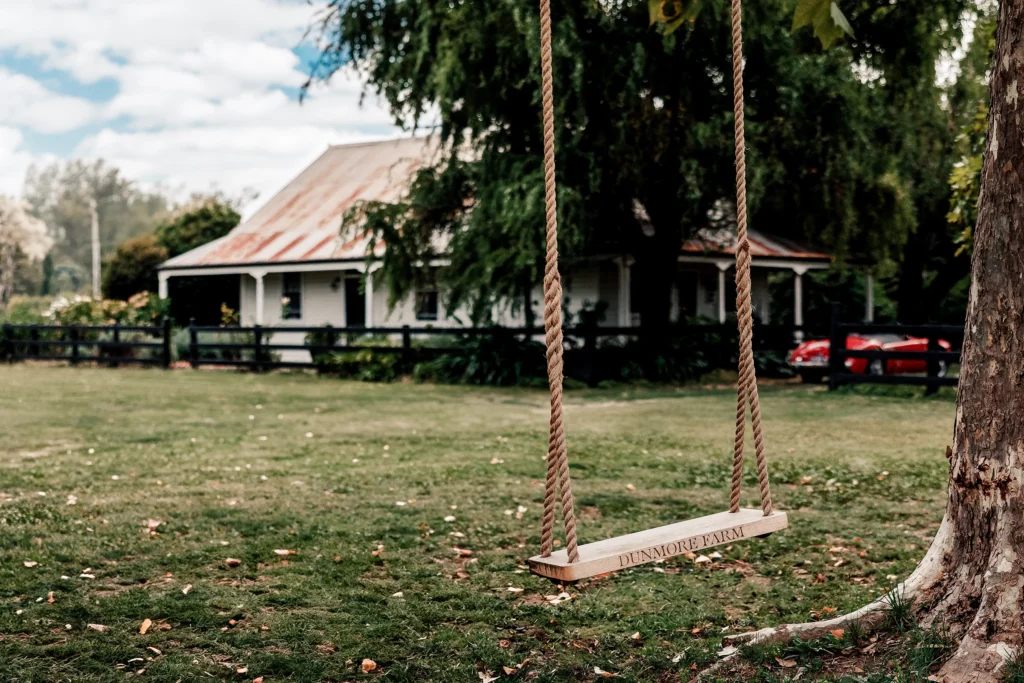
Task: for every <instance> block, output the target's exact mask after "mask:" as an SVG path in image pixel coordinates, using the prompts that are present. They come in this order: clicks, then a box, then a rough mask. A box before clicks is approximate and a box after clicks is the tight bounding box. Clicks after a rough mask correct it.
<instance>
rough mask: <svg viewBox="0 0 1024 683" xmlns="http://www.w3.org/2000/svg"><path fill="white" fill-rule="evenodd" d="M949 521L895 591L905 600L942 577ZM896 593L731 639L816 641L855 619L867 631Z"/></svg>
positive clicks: (919, 594) (914, 598)
mask: <svg viewBox="0 0 1024 683" xmlns="http://www.w3.org/2000/svg"><path fill="white" fill-rule="evenodd" d="M949 532H950V529H949V524H948V523H947V522H946V520H943V521H942V526H940V527H939V531H938V533H937V534H936V535H935V539H934V540H933V541H932V545H931V548H930V549H929V550H928V554H927V555H925V558H924V559H923V560H921V564H919V565H917V569H916V570H915V571H914V573H913V574H911V575H910V578H908V579H907V580H906V581H904V582H903V583H901V584H900V585H899V586H897V587H896V588H895V589H893V593H897V594H899V595H900V596H901V597H902V598H903V599H904V600H907V601H912V602H917V601H919V599H920V598H921V597H922V595H923V594H924V593H925V592H926V591H928V590H929V589H930V588H931V587H932V586H934V585H935V584H936V583H937V582H939V581H940V580H941V579H942V558H943V555H945V550H946V548H947V546H948V544H949V535H950V533H949ZM890 595H892V593H887V594H886V595H884V596H882V597H880V598H878V599H877V600H875V601H874V602H871V603H869V604H867V605H864V606H863V607H861V608H860V609H858V610H856V611H855V612H850V613H849V614H844V615H842V616H839V617H834V618H832V619H826V620H825V621H812V622H807V623H804V624H783V625H782V626H770V627H768V628H763V629H761V630H759V631H752V632H750V633H741V634H739V635H735V636H730V637H729V638H728V640H729V641H731V642H734V643H747V644H756V643H785V642H789V641H791V640H793V638H801V639H803V640H813V639H816V638H824V637H825V636H827V635H828V633H829V631H833V630H835V629H837V628H846V627H847V626H849V625H850V624H851V623H853V622H857V624H858V625H859V626H860V627H861V629H862V630H863V631H864V632H865V633H867V632H870V631H872V630H874V629H876V628H878V626H879V625H880V624H881V623H882V622H883V621H884V619H885V611H886V610H887V609H888V608H889V596H890Z"/></svg>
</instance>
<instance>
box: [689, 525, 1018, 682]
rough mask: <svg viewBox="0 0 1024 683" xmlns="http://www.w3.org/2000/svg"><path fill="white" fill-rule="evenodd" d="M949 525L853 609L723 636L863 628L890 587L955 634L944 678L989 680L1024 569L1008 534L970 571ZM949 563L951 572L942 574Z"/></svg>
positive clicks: (754, 640)
mask: <svg viewBox="0 0 1024 683" xmlns="http://www.w3.org/2000/svg"><path fill="white" fill-rule="evenodd" d="M952 527H953V525H952V524H951V523H950V522H949V521H948V518H946V519H943V521H942V525H941V526H940V527H939V531H938V533H937V534H936V535H935V539H934V540H933V541H932V545H931V547H930V548H929V550H928V554H927V555H926V556H925V558H924V559H923V560H922V561H921V563H920V564H919V565H918V566H917V569H916V570H915V571H914V573H913V574H911V575H910V577H909V578H908V579H907V580H906V581H904V582H903V583H902V584H900V585H899V586H898V587H897V588H895V589H894V590H893V591H892V592H890V593H888V594H886V595H884V596H882V597H881V598H879V599H877V600H875V601H874V602H872V603H870V604H867V605H865V606H864V607H861V608H860V609H858V610H856V611H854V612H850V613H849V614H845V615H843V616H839V617H835V618H833V619H828V620H825V621H816V622H808V623H803V624H784V625H782V626H773V627H769V628H763V629H761V630H759V631H753V632H750V633H742V634H739V635H735V636H730V637H728V638H727V640H728V641H729V642H731V643H735V644H740V643H742V644H748V645H752V644H760V643H786V642H789V641H791V640H793V639H794V638H800V639H802V640H814V639H818V638H824V637H826V636H827V635H828V634H829V632H830V631H833V630H835V629H845V628H848V627H850V625H851V624H853V623H856V624H857V626H858V628H859V629H860V630H861V631H862V632H863V633H870V632H871V631H874V630H877V629H878V628H879V627H880V626H882V625H883V624H884V623H885V620H886V616H887V614H886V613H887V611H888V610H889V609H890V607H891V603H892V600H893V598H892V597H891V596H893V594H894V593H895V594H898V595H899V596H900V600H901V601H906V602H907V603H910V604H911V605H912V606H913V610H914V614H915V616H916V617H917V618H918V620H919V623H921V624H922V625H924V626H933V625H936V624H943V625H944V626H945V627H947V628H949V630H950V634H951V635H952V636H954V637H955V638H957V639H959V640H960V644H959V646H958V647H957V650H956V651H955V652H954V653H953V655H952V657H950V658H949V659H948V660H947V661H946V663H945V664H944V665H943V666H942V668H941V669H940V670H939V673H938V678H939V679H940V680H942V681H946V682H948V683H962V682H965V683H994V682H995V681H997V680H999V676H1000V671H1001V669H1002V668H1003V666H1004V665H1005V663H1006V660H1007V659H1009V658H1010V657H1011V656H1012V655H1013V654H1014V652H1015V651H1017V649H1018V648H1020V647H1021V644H1022V643H1021V633H1020V618H1021V617H1020V613H1021V610H1020V607H1021V604H1022V603H1024V574H1022V572H1021V571H1020V566H1021V564H1020V560H1019V559H1018V557H1017V555H1016V554H1015V553H1014V550H1013V544H1012V543H1010V542H1008V539H1000V538H997V539H994V540H995V541H996V542H995V543H994V544H993V548H992V551H991V555H990V556H989V558H988V561H987V563H985V565H983V571H980V572H979V571H976V570H975V568H971V567H970V566H969V565H966V564H964V563H962V562H956V561H955V558H953V557H952V555H954V554H955V553H954V552H951V551H953V548H954V547H955V545H956V544H955V539H954V538H953V534H952ZM950 567H952V568H954V569H953V571H954V572H957V574H956V575H953V574H947V573H946V572H947V571H949V568H950ZM734 656H735V654H734V655H729V656H728V657H726V658H724V659H723V660H722V661H720V662H718V663H717V664H716V665H714V666H713V667H711V668H710V669H708V670H706V671H704V672H703V673H702V674H701V678H702V679H704V678H710V677H712V676H714V675H716V674H719V673H721V671H722V670H723V669H725V668H727V667H728V666H729V665H730V661H729V660H730V659H731V658H732V657H734Z"/></svg>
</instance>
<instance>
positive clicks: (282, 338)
mask: <svg viewBox="0 0 1024 683" xmlns="http://www.w3.org/2000/svg"><path fill="white" fill-rule="evenodd" d="M608 265H609V264H593V265H588V266H584V267H582V268H579V269H578V270H577V271H576V272H574V273H573V274H572V275H571V277H566V278H565V279H564V282H565V296H566V298H567V299H568V305H567V307H566V308H567V310H568V313H569V315H571V316H572V318H573V320H574V321H575V320H576V319H577V318H578V316H579V313H580V311H581V310H583V309H584V307H586V306H589V307H593V306H595V305H596V304H597V303H598V302H599V301H601V300H604V301H606V302H607V303H608V309H607V311H606V314H605V320H604V324H605V325H618V324H619V321H618V315H617V311H618V300H619V299H618V282H619V275H618V268H617V266H614V265H613V264H612V265H611V269H609V268H608ZM359 277H360V274H359V273H358V272H355V271H340V270H339V271H312V272H304V273H302V317H301V318H297V319H289V320H284V319H282V318H281V307H282V305H281V293H282V284H283V276H282V274H281V273H267V274H266V275H264V278H263V291H264V299H263V325H264V326H267V327H289V326H294V327H313V326H319V325H325V324H331V325H334V326H335V327H344V326H345V324H346V323H345V321H346V312H345V286H344V279H345V278H356V279H358V278H359ZM337 278H342V281H341V282H339V283H338V284H339V286H338V288H337V290H334V289H332V287H331V284H332V283H334V282H335V280H336V279H337ZM240 280H241V283H240V288H241V291H240V297H239V301H240V306H241V310H240V312H239V314H240V320H241V322H242V324H243V325H253V324H255V322H256V280H255V279H254V278H253V277H252V276H251V275H242V277H241V279H240ZM388 294H389V292H388V289H387V287H385V286H384V285H383V283H382V282H381V278H379V277H376V276H375V277H374V286H373V306H372V308H373V310H372V319H369V320H367V326H370V327H400V326H402V325H409V326H411V327H427V326H429V327H436V328H441V329H449V328H459V327H464V326H465V325H467V324H468V323H469V316H468V315H467V314H465V313H464V312H463V313H462V314H461V315H460V314H458V312H456V315H449V313H448V311H447V310H446V309H445V306H444V300H443V298H442V299H441V300H440V301H438V316H437V320H417V318H416V310H415V300H414V298H413V297H409V298H407V299H405V300H403V301H400V302H398V303H397V304H396V305H395V307H394V308H393V309H390V310H389V308H388ZM532 298H533V308H534V313H535V316H536V318H537V324H541V320H542V318H543V314H544V305H543V302H544V291H543V286H542V285H541V284H538V285H537V287H536V288H535V289H534V291H533V297H532ZM364 305H365V303H364ZM495 319H496V322H498V323H499V324H501V325H505V326H508V327H515V326H522V325H524V324H525V320H524V317H523V314H522V311H517V312H516V314H515V315H513V314H512V313H511V307H507V308H506V309H505V310H503V311H496V313H495ZM304 338H305V333H304V332H295V333H288V332H277V333H275V334H274V335H273V343H275V344H302V343H303V340H304ZM281 358H282V360H286V361H304V360H308V359H309V354H308V353H307V352H306V351H297V350H296V351H282V352H281Z"/></svg>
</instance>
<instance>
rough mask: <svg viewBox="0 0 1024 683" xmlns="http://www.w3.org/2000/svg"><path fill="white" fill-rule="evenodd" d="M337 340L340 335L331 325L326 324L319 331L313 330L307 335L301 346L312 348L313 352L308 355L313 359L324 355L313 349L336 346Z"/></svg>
mask: <svg viewBox="0 0 1024 683" xmlns="http://www.w3.org/2000/svg"><path fill="white" fill-rule="evenodd" d="M339 339H341V333H340V332H338V330H336V329H335V328H334V326H333V325H331V324H330V323H328V324H326V325H324V326H323V327H321V328H320V329H319V330H314V331H313V332H310V333H309V334H307V335H306V338H305V340H304V341H303V344H305V345H306V346H309V347H314V350H313V351H311V352H310V354H311V355H312V356H313V357H314V358H315V357H316V356H317V355H320V354H322V353H324V352H323V351H322V350H319V349H316V348H315V347H324V346H337V345H338V340H339Z"/></svg>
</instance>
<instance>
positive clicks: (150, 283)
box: [103, 235, 168, 299]
mask: <svg viewBox="0 0 1024 683" xmlns="http://www.w3.org/2000/svg"><path fill="white" fill-rule="evenodd" d="M167 258H168V251H167V249H166V248H165V247H163V246H162V245H160V244H158V243H157V241H156V238H155V237H153V235H143V236H142V237H136V238H135V239H130V240H127V241H125V242H122V243H121V244H119V245H117V249H115V250H114V253H113V255H111V256H110V258H108V259H107V262H106V263H105V264H104V266H103V295H104V296H106V297H108V298H111V299H128V298H129V297H131V296H133V295H135V294H138V293H139V292H146V291H149V292H151V291H153V290H154V289H156V287H157V274H156V269H157V266H159V265H160V264H161V263H163V262H164V261H166V260H167Z"/></svg>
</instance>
